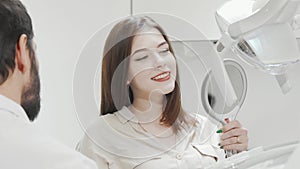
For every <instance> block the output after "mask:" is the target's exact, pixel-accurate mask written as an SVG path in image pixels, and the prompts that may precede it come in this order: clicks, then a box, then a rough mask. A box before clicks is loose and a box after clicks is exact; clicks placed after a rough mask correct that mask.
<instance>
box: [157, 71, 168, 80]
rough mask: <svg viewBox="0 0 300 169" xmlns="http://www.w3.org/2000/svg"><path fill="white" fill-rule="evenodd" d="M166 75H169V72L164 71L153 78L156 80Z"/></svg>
mask: <svg viewBox="0 0 300 169" xmlns="http://www.w3.org/2000/svg"><path fill="white" fill-rule="evenodd" d="M167 76H169V72H168V73H164V74H162V75H159V76H156V77H155V78H153V79H154V80H157V79H162V78H165V77H167Z"/></svg>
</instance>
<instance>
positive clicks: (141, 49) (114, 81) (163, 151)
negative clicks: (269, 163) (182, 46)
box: [80, 17, 248, 169]
mask: <svg viewBox="0 0 300 169" xmlns="http://www.w3.org/2000/svg"><path fill="white" fill-rule="evenodd" d="M101 83H102V84H101V86H102V88H101V116H100V118H98V119H97V120H96V121H95V122H94V123H93V124H92V125H90V126H89V127H88V129H87V131H86V134H85V137H84V138H83V140H82V142H81V144H80V151H81V152H82V153H83V154H85V155H87V156H89V157H90V158H92V159H94V160H95V161H96V162H97V164H98V166H99V168H157V167H159V168H166V169H168V168H202V167H207V166H209V165H213V164H215V162H216V161H217V160H219V159H222V158H224V151H223V150H222V149H220V147H219V146H218V143H219V142H220V141H219V135H218V134H217V133H215V132H211V131H212V130H216V126H215V125H214V124H212V123H211V122H210V121H208V120H207V119H206V118H204V117H202V116H200V115H199V114H196V113H187V112H185V111H184V110H183V108H182V106H181V92H180V84H179V73H178V66H177V62H176V57H175V55H174V51H173V49H172V46H171V44H170V42H169V40H168V37H167V36H166V34H165V32H164V31H163V29H162V28H161V27H160V26H159V25H158V24H157V23H156V22H155V21H153V20H152V19H151V18H149V17H129V18H127V19H125V20H122V21H121V22H119V23H118V24H116V25H115V26H114V27H113V29H112V30H111V32H110V34H109V36H108V37H107V39H106V43H105V47H104V53H103V61H102V79H101ZM225 127H226V128H224V132H225V134H227V135H225V136H226V137H225V136H224V138H225V139H224V140H221V142H220V143H226V144H224V146H232V147H231V148H233V149H237V150H239V151H243V150H245V149H246V148H247V138H248V137H247V134H246V132H244V131H245V130H244V129H242V128H241V125H240V124H239V123H238V122H237V121H234V122H232V123H229V124H228V125H227V126H225ZM227 131H228V132H227ZM226 132H227V133H226ZM212 133H213V134H212ZM238 137H239V138H245V140H244V139H242V140H241V142H239V143H237V142H235V141H233V140H234V139H235V138H238ZM242 143H243V144H242ZM237 145H239V146H240V147H238V146H237ZM241 145H242V146H241ZM235 146H236V147H238V148H236V147H235Z"/></svg>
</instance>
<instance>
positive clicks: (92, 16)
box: [23, 0, 300, 148]
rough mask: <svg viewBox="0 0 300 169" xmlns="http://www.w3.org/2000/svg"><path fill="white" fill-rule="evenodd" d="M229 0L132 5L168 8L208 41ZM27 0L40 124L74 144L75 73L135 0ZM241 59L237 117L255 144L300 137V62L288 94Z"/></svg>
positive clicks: (155, 0)
mask: <svg viewBox="0 0 300 169" xmlns="http://www.w3.org/2000/svg"><path fill="white" fill-rule="evenodd" d="M226 1H227V0H213V1H212V0H189V1H182V0H164V1H161V0H151V1H150V0H133V6H132V10H133V13H140V12H163V13H168V14H172V15H175V16H179V17H182V18H184V19H186V20H187V21H188V22H190V23H192V24H194V25H195V26H196V27H197V28H198V29H199V30H200V31H201V32H203V33H204V35H205V36H206V37H207V38H208V39H209V40H216V39H218V38H219V37H220V33H219V30H218V27H217V25H216V23H215V19H214V11H215V10H216V9H218V7H220V5H221V4H223V3H224V2H226ZM23 2H24V4H25V6H26V7H27V9H28V11H29V13H30V15H31V17H32V19H33V25H34V31H35V41H36V43H37V47H38V48H37V56H38V59H39V63H40V75H41V81H42V109H41V113H40V115H39V117H38V118H37V120H36V122H35V125H36V126H38V127H39V128H40V129H41V130H43V131H44V132H45V133H47V134H49V135H51V136H53V137H54V138H56V139H58V140H60V141H61V142H62V143H64V144H66V145H67V146H69V147H72V148H74V147H75V145H76V144H77V142H78V141H79V140H80V138H81V136H82V134H83V130H82V128H81V127H80V124H79V122H78V120H77V115H76V111H75V107H74V103H73V95H72V80H73V73H74V70H75V66H76V62H77V59H78V57H79V54H80V51H81V49H82V48H83V46H84V45H85V43H86V42H87V40H88V39H89V38H90V37H91V36H92V35H93V34H94V33H95V32H96V31H97V30H99V29H101V28H102V27H103V26H105V25H106V24H108V23H110V22H112V21H114V20H116V19H119V18H120V17H124V16H128V15H130V11H131V10H130V0H85V1H83V0H51V1H33V0H23ZM177 30H178V31H179V32H180V31H181V30H180V28H178V27H174V30H173V31H175V32H176V31H177ZM167 32H168V31H167ZM297 35H300V34H299V32H297ZM298 37H299V36H298ZM104 39H105V37H103V40H104ZM186 40H191V39H186ZM193 40H201V39H193ZM99 48H102V46H99ZM241 64H242V65H243V67H244V68H245V70H246V73H247V77H248V87H249V88H248V94H247V96H246V100H245V103H244V105H243V107H242V109H241V112H240V114H239V115H238V119H239V120H240V121H241V122H242V123H243V125H244V127H246V128H248V130H249V137H250V147H255V146H259V145H272V144H276V143H282V142H286V141H293V140H296V139H299V138H300V134H299V129H300V113H299V103H300V102H299V98H300V78H299V73H300V64H297V65H295V66H293V67H291V68H290V70H289V78H290V83H291V84H292V85H293V89H292V91H291V92H290V93H288V94H286V95H283V94H282V93H281V91H280V88H279V86H278V85H277V83H276V81H275V78H274V77H272V76H270V75H267V74H264V73H262V72H260V71H258V70H256V69H253V68H252V67H250V66H249V65H247V64H245V63H242V62H241Z"/></svg>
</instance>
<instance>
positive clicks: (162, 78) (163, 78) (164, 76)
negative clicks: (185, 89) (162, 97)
mask: <svg viewBox="0 0 300 169" xmlns="http://www.w3.org/2000/svg"><path fill="white" fill-rule="evenodd" d="M170 77H171V76H170V72H163V73H160V74H158V75H156V76H154V77H152V78H151V80H154V81H156V82H164V81H167V80H169V79H170Z"/></svg>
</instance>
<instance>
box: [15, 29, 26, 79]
mask: <svg viewBox="0 0 300 169" xmlns="http://www.w3.org/2000/svg"><path fill="white" fill-rule="evenodd" d="M15 63H16V68H17V69H18V70H19V71H20V72H22V73H25V72H26V71H27V70H30V57H29V49H28V48H27V35H25V34H22V35H21V36H20V38H19V41H18V43H17V45H16V54H15Z"/></svg>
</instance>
